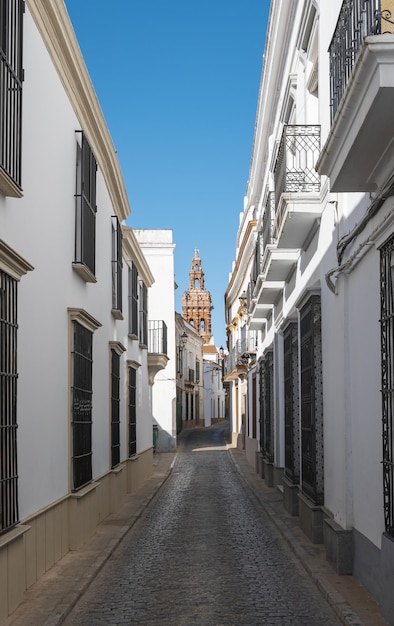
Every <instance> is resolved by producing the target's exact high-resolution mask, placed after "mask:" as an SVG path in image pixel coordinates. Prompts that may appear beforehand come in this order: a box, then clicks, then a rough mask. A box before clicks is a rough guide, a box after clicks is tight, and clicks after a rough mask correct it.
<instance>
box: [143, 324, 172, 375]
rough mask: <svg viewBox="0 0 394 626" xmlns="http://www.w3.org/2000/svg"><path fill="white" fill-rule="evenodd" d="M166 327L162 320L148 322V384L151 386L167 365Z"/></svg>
mask: <svg viewBox="0 0 394 626" xmlns="http://www.w3.org/2000/svg"><path fill="white" fill-rule="evenodd" d="M168 360H169V359H168V356H167V325H166V323H165V322H164V321H163V320H149V321H148V371H149V383H150V384H151V385H153V382H154V379H155V376H156V374H157V372H159V371H160V370H162V369H164V368H165V366H166V365H167V363H168Z"/></svg>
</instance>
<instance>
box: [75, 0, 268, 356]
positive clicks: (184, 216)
mask: <svg viewBox="0 0 394 626" xmlns="http://www.w3.org/2000/svg"><path fill="white" fill-rule="evenodd" d="M269 5H270V2H269V0H242V2H241V1H240V0H198V1H197V0H167V1H166V2H164V1H163V2H162V1H160V0H156V1H153V2H152V1H151V2H149V1H147V0H112V1H111V3H110V5H109V4H108V0H66V6H67V9H68V12H69V15H70V18H71V21H72V23H73V26H74V29H75V32H76V35H77V38H78V41H79V45H80V47H81V50H82V53H83V55H84V58H85V62H86V65H87V67H88V70H89V73H90V76H91V78H92V82H93V85H94V88H95V90H96V93H97V96H98V98H99V101H100V104H101V107H102V109H103V112H104V115H105V118H106V121H107V124H108V127H109V130H110V133H111V136H112V139H113V141H114V144H115V147H116V149H117V151H118V156H119V160H120V164H121V167H122V172H123V177H124V180H125V184H126V188H127V193H128V196H129V200H130V205H131V209H132V212H131V216H130V217H129V218H128V220H127V223H128V225H129V226H132V227H134V228H170V229H172V230H173V240H174V243H175V244H176V248H175V280H176V283H177V284H178V289H177V292H176V309H177V311H178V312H180V313H181V312H182V307H181V297H182V294H183V292H184V291H185V290H186V289H188V286H189V271H190V268H191V261H192V258H193V253H194V249H195V248H198V249H199V251H200V258H201V260H202V265H203V269H204V272H205V288H206V289H208V290H209V291H210V292H211V294H212V299H213V305H214V310H213V311H212V324H213V332H214V335H215V343H216V345H217V346H220V345H223V346H225V341H226V333H225V319H224V292H225V290H226V288H227V284H228V278H229V272H230V271H231V266H232V262H233V260H234V258H235V240H236V233H237V228H238V224H239V213H240V212H241V211H242V210H243V198H244V194H245V189H246V183H247V180H248V175H249V164H250V157H251V150H252V143H253V132H254V122H255V114H256V108H257V97H258V90H259V82H260V74H261V67H262V54H263V50H264V44H265V31H266V23H267V18H268V11H269ZM108 6H110V10H108Z"/></svg>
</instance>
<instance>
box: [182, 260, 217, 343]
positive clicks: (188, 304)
mask: <svg viewBox="0 0 394 626" xmlns="http://www.w3.org/2000/svg"><path fill="white" fill-rule="evenodd" d="M211 310H212V297H211V294H210V292H209V291H207V290H206V289H204V272H203V269H202V265H201V259H200V256H199V251H198V250H197V248H196V249H195V250H194V257H193V260H192V267H191V270H190V272H189V289H188V290H187V291H185V292H184V294H183V296H182V315H183V318H184V319H185V320H186V321H187V322H189V324H192V326H194V328H195V329H196V331H197V332H198V333H199V335H200V336H201V337H202V338H203V339H204V343H206V344H207V343H209V342H210V339H211V337H212V333H211Z"/></svg>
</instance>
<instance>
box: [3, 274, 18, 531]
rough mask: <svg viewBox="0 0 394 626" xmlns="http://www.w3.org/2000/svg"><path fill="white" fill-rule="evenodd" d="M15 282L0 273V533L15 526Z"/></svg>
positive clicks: (16, 470)
mask: <svg viewBox="0 0 394 626" xmlns="http://www.w3.org/2000/svg"><path fill="white" fill-rule="evenodd" d="M17 328H18V326H17V281H16V280H15V279H14V278H11V276H9V275H8V274H6V273H5V272H3V271H0V408H1V412H0V533H1V532H3V531H5V530H8V529H9V528H11V527H12V526H14V525H15V524H16V523H17V522H18V515H19V513H18V469H17V441H16V432H17V419H16V418H17V416H16V399H17V393H16V388H17V378H18V375H17V369H16V357H17V352H16V349H17V341H16V340H17Z"/></svg>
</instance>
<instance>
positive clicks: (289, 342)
mask: <svg viewBox="0 0 394 626" xmlns="http://www.w3.org/2000/svg"><path fill="white" fill-rule="evenodd" d="M283 346H284V399H285V474H286V476H287V478H289V480H291V482H292V483H293V484H298V483H299V480H300V450H299V445H300V435H299V400H298V324H297V323H296V322H292V323H290V324H289V325H288V326H287V328H286V330H285V331H284V336H283Z"/></svg>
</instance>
